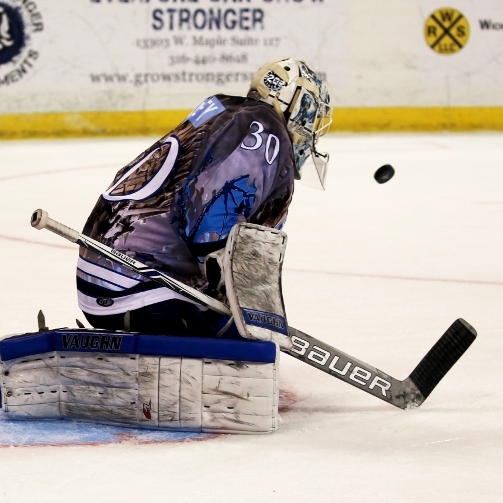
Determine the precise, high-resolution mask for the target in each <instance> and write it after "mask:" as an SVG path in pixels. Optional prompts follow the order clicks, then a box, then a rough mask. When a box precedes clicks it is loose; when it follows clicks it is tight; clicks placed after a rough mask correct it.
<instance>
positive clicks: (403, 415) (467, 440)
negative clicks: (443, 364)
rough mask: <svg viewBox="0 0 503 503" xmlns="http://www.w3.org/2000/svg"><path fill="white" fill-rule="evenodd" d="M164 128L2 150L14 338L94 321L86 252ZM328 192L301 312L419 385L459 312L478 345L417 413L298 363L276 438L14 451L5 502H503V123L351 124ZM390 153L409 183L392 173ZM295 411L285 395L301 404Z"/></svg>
mask: <svg viewBox="0 0 503 503" xmlns="http://www.w3.org/2000/svg"><path fill="white" fill-rule="evenodd" d="M152 140H153V139H152V138H133V139H129V138H128V139H96V140H94V139H93V140H90V139H86V140H61V141H60V140H58V141H12V142H2V143H0V210H1V211H0V214H1V215H2V218H1V219H0V258H1V272H0V275H1V276H0V277H1V285H2V287H1V289H0V335H6V334H12V333H16V332H26V331H31V330H35V329H36V327H37V322H36V315H37V312H38V310H39V309H43V311H44V312H45V314H46V319H47V323H48V324H49V326H50V327H60V326H75V321H74V320H75V318H79V319H81V320H83V316H82V315H81V313H80V312H79V310H78V308H77V307H76V294H75V279H74V268H75V263H76V255H77V250H76V248H75V247H74V246H73V245H72V244H70V243H68V242H66V241H64V240H62V239H61V238H59V237H57V236H55V235H54V234H51V233H49V232H47V231H36V230H34V229H32V228H31V227H30V223H29V220H30V215H31V212H32V210H34V209H36V208H39V207H40V208H44V209H46V210H47V211H48V212H49V214H50V215H51V216H52V217H53V218H55V219H57V220H60V221H62V222H63V223H66V224H67V225H69V226H71V227H74V228H77V229H79V230H80V229H81V228H82V226H83V224H84V222H85V219H86V217H87V215H88V213H89V212H90V210H91V208H92V207H93V205H94V202H95V200H96V198H97V197H98V195H99V194H100V193H101V192H102V191H103V190H104V189H105V188H106V187H107V186H108V184H109V182H110V181H111V179H112V176H113V174H114V173H115V172H116V171H117V169H118V168H119V167H121V166H123V165H125V164H126V163H127V162H129V161H130V160H132V159H133V158H134V157H136V155H137V154H138V153H140V152H141V151H143V150H144V149H145V148H146V147H148V146H149V145H150V144H151V143H152ZM324 144H325V147H326V148H327V149H328V150H329V152H330V154H331V164H330V173H329V182H328V188H327V190H326V192H320V191H316V190H313V189H309V188H306V187H304V186H302V185H301V184H298V185H297V186H296V192H295V195H294V201H293V204H292V207H291V211H290V215H289V219H288V223H287V226H286V229H285V230H286V231H287V233H288V236H289V243H288V247H287V254H286V260H285V267H284V270H283V277H284V280H283V290H284V297H285V303H286V306H287V314H288V321H289V324H290V325H292V326H294V327H297V328H299V329H300V330H303V331H305V332H307V333H310V334H312V335H313V336H315V337H317V338H319V339H322V340H324V341H326V342H327V343H329V344H332V345H333V346H335V347H337V348H339V349H341V350H342V351H345V352H346V353H349V354H351V355H354V356H355V357H357V358H359V359H361V360H363V361H365V362H367V363H369V364H371V365H373V366H376V367H378V368H380V369H382V370H383V371H385V372H387V373H388V374H390V375H392V376H394V377H396V378H399V379H404V378H405V377H406V376H407V375H408V374H409V373H410V372H411V371H412V369H413V368H414V367H415V366H416V364H417V363H418V362H419V361H420V359H421V358H422V357H423V356H424V355H425V354H426V352H427V351H428V350H429V349H430V347H431V346H432V345H433V344H434V343H435V342H436V341H437V339H438V338H439V337H440V336H441V335H442V334H443V332H444V331H445V330H446V329H447V328H448V326H449V325H450V324H451V323H452V322H453V321H454V320H455V319H456V318H458V317H462V318H464V319H466V320H467V321H468V322H470V323H471V324H472V325H473V326H474V327H475V328H476V329H477V331H478V334H479V335H478V338H477V340H476V341H475V343H474V344H473V346H472V347H471V348H470V349H469V350H468V351H467V353H466V354H465V355H464V356H463V357H462V358H461V360H460V361H459V362H458V363H457V364H456V365H455V366H454V367H453V369H452V370H451V371H450V372H449V373H448V374H447V376H446V377H445V378H444V380H443V381H442V382H441V383H440V384H439V386H438V388H437V389H435V390H434V391H433V393H432V394H431V396H430V397H429V398H428V400H427V401H426V402H425V403H424V404H423V405H422V406H421V407H420V408H419V409H416V410H411V411H402V410H400V409H396V408H394V407H392V406H391V405H388V404H387V403H385V402H382V401H380V400H377V399H376V398H374V397H373V396H370V395H367V394H366V393H363V392H362V391H360V390H358V389H356V388H353V387H351V386H349V385H347V384H345V383H343V382H341V381H338V380H337V379H335V378H333V377H330V376H328V375H326V374H323V373H322V372H320V371H317V370H316V369H314V368H312V367H309V366H307V365H306V364H303V363H301V362H299V361H297V360H295V359H293V358H289V357H288V356H285V355H284V356H283V357H282V361H281V388H282V390H283V396H285V397H287V398H288V397H289V399H290V401H291V404H290V405H289V407H288V408H287V410H285V411H284V412H283V413H282V423H281V425H280V429H279V431H278V432H277V433H275V434H272V435H264V436H240V435H234V436H230V435H224V436H218V437H216V438H211V439H207V440H203V441H192V442H179V443H161V444H146V445H143V444H134V443H128V442H125V443H117V444H110V445H97V446H63V447H51V446H46V447H5V448H1V449H0V502H1V503H7V502H16V503H22V502H52V503H54V502H65V503H66V502H72V503H73V502H93V503H99V502H107V503H113V502H133V501H134V502H138V501H145V502H147V501H148V502H158V501H159V502H160V501H167V502H197V501H204V502H205V503H210V502H218V503H221V502H224V501H238V502H240V503H244V502H263V501H267V502H288V503H290V502H308V501H315V502H317V503H321V502H330V503H335V502H350V501H351V502H364V501H373V502H386V503H398V502H400V503H402V502H432V503H435V502H438V503H446V502H456V503H459V502H484V503H490V502H500V501H503V482H502V475H503V461H502V460H503V403H502V400H503V393H502V391H501V389H500V386H501V383H502V381H503V365H502V358H503V351H502V350H503V339H502V335H503V334H502V328H503V323H502V310H503V266H502V261H503V134H497V133H476V134H475V133H474V134H456V135H454V134H421V135H408V134H394V135H335V136H331V137H329V138H328V139H324ZM386 163H390V164H392V165H393V166H394V167H395V169H396V175H395V177H394V178H393V179H392V180H391V181H389V182H388V183H387V184H384V185H378V184H377V183H376V182H375V181H374V179H373V173H374V171H375V170H376V169H377V168H378V167H379V166H381V165H382V164H386ZM283 405H286V404H283Z"/></svg>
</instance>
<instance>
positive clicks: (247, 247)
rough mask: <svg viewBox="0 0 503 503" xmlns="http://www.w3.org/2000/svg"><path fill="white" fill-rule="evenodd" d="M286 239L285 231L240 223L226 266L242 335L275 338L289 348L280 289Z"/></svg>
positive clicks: (232, 306)
mask: <svg viewBox="0 0 503 503" xmlns="http://www.w3.org/2000/svg"><path fill="white" fill-rule="evenodd" d="M286 242H287V236H286V234H285V233H284V232H282V231H278V230H276V229H271V228H269V227H264V226H261V225H255V224H249V223H243V224H237V225H235V226H234V227H233V229H232V231H231V233H230V235H229V238H228V241H227V245H226V253H225V257H224V268H223V269H224V274H225V287H226V291H227V298H228V300H229V305H230V309H231V312H232V315H233V318H234V322H235V323H236V326H237V329H238V331H239V333H240V335H241V336H242V337H245V338H248V339H258V340H262V341H274V342H276V343H277V344H279V346H280V347H281V348H283V349H290V348H291V347H292V343H291V340H290V337H289V336H288V324H287V320H286V312H285V305H284V302H283V294H282V291H281V269H282V266H283V258H284V256H285V249H286Z"/></svg>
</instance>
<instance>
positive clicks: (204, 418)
mask: <svg viewBox="0 0 503 503" xmlns="http://www.w3.org/2000/svg"><path fill="white" fill-rule="evenodd" d="M278 363H279V351H278V346H277V345H276V344H275V343H272V342H262V341H245V340H243V341H237V340H225V339H205V338H195V337H171V336H160V335H148V334H132V333H128V332H108V331H103V330H89V329H57V330H49V331H47V332H42V333H34V334H25V335H18V336H11V337H7V338H5V339H3V340H2V341H1V342H0V369H1V372H2V381H1V383H2V390H1V391H2V406H3V409H4V413H5V415H6V416H7V417H8V418H10V419H42V418H43V419H74V420H81V421H90V422H97V423H105V424H114V425H119V426H134V427H143V428H151V429H165V430H181V431H198V432H209V433H268V432H272V431H275V430H276V429H277V428H278Z"/></svg>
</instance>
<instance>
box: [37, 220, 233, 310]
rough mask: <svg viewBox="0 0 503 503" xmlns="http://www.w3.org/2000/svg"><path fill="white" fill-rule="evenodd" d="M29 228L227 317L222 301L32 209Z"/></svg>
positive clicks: (225, 307)
mask: <svg viewBox="0 0 503 503" xmlns="http://www.w3.org/2000/svg"><path fill="white" fill-rule="evenodd" d="M31 225H32V227H35V228H36V229H48V230H50V231H51V232H54V233H55V234H58V235H59V236H61V237H64V238H65V239H68V240H69V241H71V242H72V243H76V244H78V245H80V246H84V247H85V248H87V249H88V250H92V251H94V252H95V253H98V254H100V255H103V256H105V257H107V258H109V259H111V260H114V261H115V262H117V263H119V264H121V265H124V266H125V267H128V268H129V269H131V270H132V271H135V272H137V273H138V274H141V275H142V276H143V277H145V278H147V279H149V280H151V281H155V282H156V283H159V284H160V285H162V286H165V287H167V288H169V289H170V290H173V291H174V292H176V293H179V294H180V295H183V296H184V297H186V298H187V299H190V300H192V301H194V302H197V303H198V304H201V305H203V306H205V307H209V308H210V309H212V310H214V311H216V312H218V313H220V314H224V315H230V310H229V309H228V307H227V306H226V305H225V304H223V303H222V302H219V301H218V300H216V299H213V298H212V297H209V296H208V295H205V294H203V293H201V292H199V291H198V290H196V289H195V288H191V287H190V286H188V285H185V284H183V283H182V282H180V281H177V280H175V279H173V278H171V277H169V276H168V275H166V274H164V273H162V272H160V271H157V270H155V269H153V268H151V267H149V266H147V265H145V264H143V263H142V262H139V261H138V260H135V259H133V258H132V257H130V256H128V255H126V254H124V253H122V252H120V251H117V250H114V249H113V248H110V247H108V246H106V245H104V244H102V243H100V242H98V241H95V240H94V239H91V238H89V237H87V236H84V235H83V234H80V233H79V232H77V231H76V230H74V229H71V228H70V227H67V226H66V225H63V224H62V223H60V222H58V221H56V220H53V219H52V218H49V215H48V214H47V212H45V211H44V210H36V211H35V212H34V213H33V215H32V219H31Z"/></svg>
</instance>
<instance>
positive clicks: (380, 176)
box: [374, 164, 395, 183]
mask: <svg viewBox="0 0 503 503" xmlns="http://www.w3.org/2000/svg"><path fill="white" fill-rule="evenodd" d="M394 174H395V170H394V169H393V166H392V165H391V164H385V165H384V166H381V167H380V168H379V169H378V170H377V171H376V172H375V173H374V178H375V179H376V182H377V183H386V182H388V181H389V180H391V179H392V178H393V175H394Z"/></svg>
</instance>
